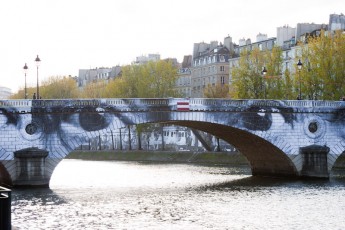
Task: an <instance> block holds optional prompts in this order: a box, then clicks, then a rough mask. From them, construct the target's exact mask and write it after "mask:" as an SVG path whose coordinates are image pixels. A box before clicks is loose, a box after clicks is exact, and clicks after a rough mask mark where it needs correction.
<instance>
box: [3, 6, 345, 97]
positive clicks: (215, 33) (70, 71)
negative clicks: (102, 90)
mask: <svg viewBox="0 0 345 230" xmlns="http://www.w3.org/2000/svg"><path fill="white" fill-rule="evenodd" d="M332 13H336V14H340V13H345V3H344V0H328V1H325V0H322V1H321V0H289V1H279V0H264V1H257V0H238V1H232V0H214V1H210V0H208V1H206V0H195V1H191V0H190V1H189V0H174V1H172V0H170V1H169V0H58V1H56V0H54V1H53V0H5V1H1V3H0V25H1V37H0V86H6V87H9V88H11V89H12V91H13V92H16V91H17V90H18V89H20V88H24V72H23V66H24V64H25V63H27V65H28V67H29V72H28V75H27V84H28V86H35V85H36V65H35V62H34V60H35V58H36V55H37V54H38V55H39V57H40V58H41V60H42V62H41V66H40V67H39V78H40V81H41V80H42V79H44V78H47V77H49V76H65V75H72V76H77V75H78V70H79V69H88V68H95V67H102V66H103V67H111V66H115V65H124V64H130V63H131V62H132V61H134V60H135V57H137V56H140V55H147V54H149V53H159V54H160V55H161V58H169V57H170V58H177V60H178V61H179V62H181V61H182V59H183V56H184V55H189V54H192V51H193V44H194V43H198V42H202V41H204V42H207V43H209V42H210V41H214V40H217V41H220V42H222V41H223V39H224V37H226V36H228V35H230V36H231V37H232V39H233V42H235V43H237V44H238V40H239V39H240V38H250V39H252V41H255V38H256V35H257V34H258V33H264V34H267V35H268V37H276V30H277V29H276V28H277V27H280V26H284V25H289V26H292V27H295V26H296V24H297V23H313V22H314V23H326V24H328V21H329V15H330V14H332Z"/></svg>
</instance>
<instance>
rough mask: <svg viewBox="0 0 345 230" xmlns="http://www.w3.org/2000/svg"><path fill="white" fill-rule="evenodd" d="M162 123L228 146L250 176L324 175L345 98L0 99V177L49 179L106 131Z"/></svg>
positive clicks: (339, 143)
mask: <svg viewBox="0 0 345 230" xmlns="http://www.w3.org/2000/svg"><path fill="white" fill-rule="evenodd" d="M144 123H168V124H174V125H179V126H186V127H190V128H194V129H198V130H201V131H204V132H208V133H210V134H213V135H214V136H216V137H219V138H221V139H223V140H225V141H227V142H229V143H230V144H231V145H233V146H234V147H236V148H237V149H238V150H239V151H240V152H241V153H242V154H243V155H244V156H245V157H246V158H247V160H248V162H249V163H250V167H251V170H252V174H253V175H265V176H266V175H268V176H291V177H326V178H327V177H329V173H330V171H331V170H332V167H333V166H334V165H335V163H336V160H337V159H338V157H339V156H340V155H341V154H342V153H343V152H344V150H345V102H342V101H287V100H286V101H280V100H225V99H195V98H167V99H80V100H1V101H0V136H1V138H0V181H1V182H2V183H3V184H7V185H12V186H49V180H50V177H51V175H52V173H53V171H54V169H55V167H56V166H57V164H58V163H59V162H60V161H61V160H62V159H64V157H65V156H67V155H68V154H69V153H70V152H71V151H73V150H74V149H76V148H77V147H79V146H80V145H81V144H83V143H85V142H87V141H88V140H89V139H90V138H95V137H97V136H99V135H101V134H103V133H106V132H107V131H110V130H117V129H119V128H122V127H126V126H128V125H137V124H144Z"/></svg>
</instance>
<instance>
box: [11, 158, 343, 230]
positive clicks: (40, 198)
mask: <svg viewBox="0 0 345 230" xmlns="http://www.w3.org/2000/svg"><path fill="white" fill-rule="evenodd" d="M344 214H345V179H342V178H337V179H331V180H319V181H315V180H313V181H294V180H282V179H274V178H257V177H252V176H250V170H249V169H248V168H236V167H225V166H212V165H211V166H210V165H209V166H207V165H202V166H200V165H189V164H156V163H150V164H147V163H136V162H116V161H83V160H67V159H65V160H63V161H62V162H61V163H60V164H59V165H58V167H57V168H56V170H55V171H54V174H53V176H52V179H51V183H50V189H26V190H18V189H14V190H13V192H12V225H13V226H14V227H15V229H194V230H196V229H260V230H261V229H279V230H280V229H323V230H324V229H345V218H344Z"/></svg>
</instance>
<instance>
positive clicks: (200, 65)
mask: <svg viewBox="0 0 345 230" xmlns="http://www.w3.org/2000/svg"><path fill="white" fill-rule="evenodd" d="M231 52H233V43H232V39H231V37H229V36H228V37H226V38H225V39H224V43H223V44H222V43H218V42H217V41H212V42H211V43H209V44H208V43H204V42H202V43H195V44H194V49H193V62H192V67H191V97H204V90H205V88H206V87H207V86H215V85H218V84H220V85H224V84H228V83H229V58H230V53H231Z"/></svg>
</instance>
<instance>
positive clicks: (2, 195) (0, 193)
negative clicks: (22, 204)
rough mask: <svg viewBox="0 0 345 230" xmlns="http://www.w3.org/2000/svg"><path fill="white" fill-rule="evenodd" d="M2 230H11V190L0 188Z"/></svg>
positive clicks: (0, 225) (0, 226)
mask: <svg viewBox="0 0 345 230" xmlns="http://www.w3.org/2000/svg"><path fill="white" fill-rule="evenodd" d="M0 229H4V230H10V229H11V190H9V189H7V188H4V187H0Z"/></svg>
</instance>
